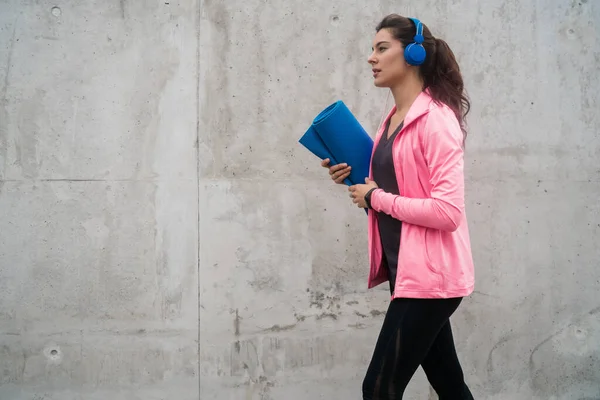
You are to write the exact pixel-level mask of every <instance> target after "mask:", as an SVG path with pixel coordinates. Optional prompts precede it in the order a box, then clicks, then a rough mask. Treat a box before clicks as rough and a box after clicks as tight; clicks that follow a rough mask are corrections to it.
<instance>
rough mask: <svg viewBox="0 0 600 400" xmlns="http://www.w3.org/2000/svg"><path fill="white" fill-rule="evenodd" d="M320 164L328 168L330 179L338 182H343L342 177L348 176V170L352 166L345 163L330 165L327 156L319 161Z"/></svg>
mask: <svg viewBox="0 0 600 400" xmlns="http://www.w3.org/2000/svg"><path fill="white" fill-rule="evenodd" d="M321 166H322V167H323V168H328V169H329V175H331V179H332V180H333V181H334V182H335V183H338V184H342V183H344V179H346V178H347V177H349V176H350V170H351V169H352V167H350V166H348V164H346V163H340V164H337V165H334V166H333V167H330V166H329V158H326V159H324V160H323V161H321Z"/></svg>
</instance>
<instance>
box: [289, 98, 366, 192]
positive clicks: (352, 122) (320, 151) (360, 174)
mask: <svg viewBox="0 0 600 400" xmlns="http://www.w3.org/2000/svg"><path fill="white" fill-rule="evenodd" d="M299 142H300V144H302V145H303V146H304V147H306V148H307V149H308V150H309V151H311V152H312V153H313V154H314V155H316V156H317V157H319V158H320V159H321V160H323V159H325V158H329V160H330V162H329V165H330V166H333V165H336V164H340V163H346V164H348V165H349V166H351V167H352V171H351V172H350V175H349V176H348V178H346V179H345V180H344V183H345V184H346V185H348V186H352V185H356V184H359V183H365V178H367V177H368V176H369V166H370V163H371V153H372V151H373V139H371V137H370V136H369V135H368V134H367V132H366V131H365V130H364V129H363V127H362V126H361V124H360V123H359V122H358V121H357V119H356V118H355V117H354V115H353V114H352V112H350V110H349V109H348V107H346V105H345V104H344V102H343V101H336V102H335V103H333V104H331V105H330V106H328V107H327V108H325V109H324V110H323V111H321V112H320V113H319V115H317V117H316V118H315V119H314V120H313V122H312V124H311V126H310V128H308V130H307V131H306V133H304V135H303V136H302V137H301V138H300V140H299Z"/></svg>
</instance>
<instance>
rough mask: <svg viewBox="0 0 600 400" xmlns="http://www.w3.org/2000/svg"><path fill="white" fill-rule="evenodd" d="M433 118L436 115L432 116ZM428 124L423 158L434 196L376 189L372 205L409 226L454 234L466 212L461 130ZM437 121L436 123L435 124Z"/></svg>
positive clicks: (452, 125) (372, 196) (454, 126)
mask: <svg viewBox="0 0 600 400" xmlns="http://www.w3.org/2000/svg"><path fill="white" fill-rule="evenodd" d="M429 117H430V118H431V117H434V116H433V115H430V116H429ZM443 119H444V117H443V116H441V118H440V120H439V121H436V120H437V118H435V117H434V121H427V125H428V126H430V127H432V128H433V129H432V130H429V129H428V127H427V126H426V127H425V132H426V133H425V135H424V138H423V155H424V157H425V161H426V163H427V165H428V168H429V182H430V183H431V186H432V188H431V197H430V198H425V199H415V198H408V197H403V196H397V195H394V194H391V193H386V192H384V191H383V190H382V189H376V190H375V191H373V193H372V194H371V206H372V208H373V209H374V210H375V211H380V212H384V213H386V214H389V215H391V216H392V217H394V218H396V219H399V220H401V221H404V222H407V223H409V224H414V225H421V226H425V227H428V228H434V229H440V230H443V231H449V232H453V231H455V230H456V229H458V226H459V225H460V223H461V221H462V214H463V211H464V174H463V170H464V159H463V147H462V131H461V130H460V127H459V126H458V124H450V125H448V122H447V121H443ZM436 122H437V123H436Z"/></svg>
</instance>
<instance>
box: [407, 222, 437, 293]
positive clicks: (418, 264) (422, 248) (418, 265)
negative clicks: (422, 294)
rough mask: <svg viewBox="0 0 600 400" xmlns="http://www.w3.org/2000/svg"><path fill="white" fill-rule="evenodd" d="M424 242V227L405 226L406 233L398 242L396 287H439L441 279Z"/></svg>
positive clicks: (433, 289) (430, 289)
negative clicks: (398, 255)
mask: <svg viewBox="0 0 600 400" xmlns="http://www.w3.org/2000/svg"><path fill="white" fill-rule="evenodd" d="M406 225H408V224H406ZM403 229H404V224H403ZM426 242H427V240H426V229H425V228H423V227H420V226H417V225H409V226H406V235H405V236H402V243H400V263H399V264H400V265H399V268H398V277H397V279H398V287H400V288H404V289H407V290H415V291H435V290H439V289H440V287H441V283H442V279H441V276H440V274H439V273H438V271H436V269H435V268H434V267H433V264H432V263H431V262H430V259H429V257H428V254H427V243H426Z"/></svg>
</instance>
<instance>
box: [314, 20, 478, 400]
mask: <svg viewBox="0 0 600 400" xmlns="http://www.w3.org/2000/svg"><path fill="white" fill-rule="evenodd" d="M373 43H374V47H373V53H372V54H371V56H370V57H369V59H368V62H369V63H370V64H371V65H372V67H373V78H374V83H375V86H377V87H384V88H389V89H390V91H391V93H392V95H393V97H394V101H395V106H394V107H393V108H392V110H391V111H390V113H389V114H388V116H387V118H386V119H385V120H384V123H383V124H382V126H381V127H380V129H379V131H378V133H377V136H376V138H375V144H374V147H373V156H372V161H371V172H370V176H369V177H368V178H366V179H365V182H366V183H365V184H359V185H354V186H351V187H349V191H350V197H351V198H352V201H353V202H354V203H355V204H356V205H357V206H358V207H361V208H367V209H368V210H369V217H368V220H369V258H370V268H371V269H370V274H369V281H368V287H369V288H372V287H374V286H377V285H379V284H381V283H383V282H385V281H389V282H390V292H391V294H392V298H391V301H390V305H389V308H388V310H387V313H386V316H385V320H384V322H383V326H382V328H381V332H380V334H379V338H378V340H377V344H376V345H375V350H374V352H373V356H372V359H371V363H370V365H369V367H368V370H367V373H366V376H365V378H364V381H363V388H362V390H363V399H369V400H374V399H401V398H402V395H403V393H404V390H405V388H406V386H407V385H408V383H409V381H410V379H411V378H412V376H413V374H414V373H415V371H416V369H417V368H418V367H419V365H421V366H422V367H423V370H424V371H425V374H426V375H427V378H428V380H429V382H430V384H431V386H432V387H433V388H434V389H435V391H436V392H437V394H438V396H439V398H440V399H442V400H450V399H451V400H457V399H473V396H472V394H471V392H470V390H469V388H468V387H467V385H466V383H465V380H464V377H463V371H462V368H461V365H460V363H459V361H458V357H457V355H456V350H455V347H454V340H453V337H452V330H451V328H450V316H451V315H452V314H453V313H454V311H456V309H457V308H458V306H459V304H460V303H461V300H462V298H463V297H465V296H468V295H470V294H471V293H472V291H473V286H474V272H473V260H472V256H471V245H470V240H469V231H468V226H467V220H466V217H465V211H464V209H465V205H464V176H463V165H464V160H463V144H464V138H465V135H466V130H465V121H464V118H465V116H466V114H467V113H468V111H469V107H470V104H469V101H468V100H467V97H466V96H465V94H464V92H463V80H462V77H461V74H460V70H459V66H458V64H457V62H456V60H455V58H454V54H453V53H452V51H451V50H450V48H449V47H448V45H447V44H446V42H444V41H443V40H441V39H437V38H434V37H433V35H432V34H431V32H430V31H429V29H428V28H427V27H426V26H425V25H423V24H421V22H420V21H418V20H416V19H410V18H405V17H402V16H399V15H395V14H392V15H389V16H387V17H385V18H384V19H383V20H382V21H381V23H380V24H379V25H378V26H377V29H376V35H375V39H374V41H373ZM322 166H323V167H326V168H329V173H330V175H331V178H332V179H333V180H334V181H335V182H336V183H339V184H341V183H343V180H344V179H345V178H347V177H348V175H349V173H350V169H351V167H352V166H347V165H346V164H338V165H336V166H331V167H330V166H329V160H324V161H323V163H322Z"/></svg>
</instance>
